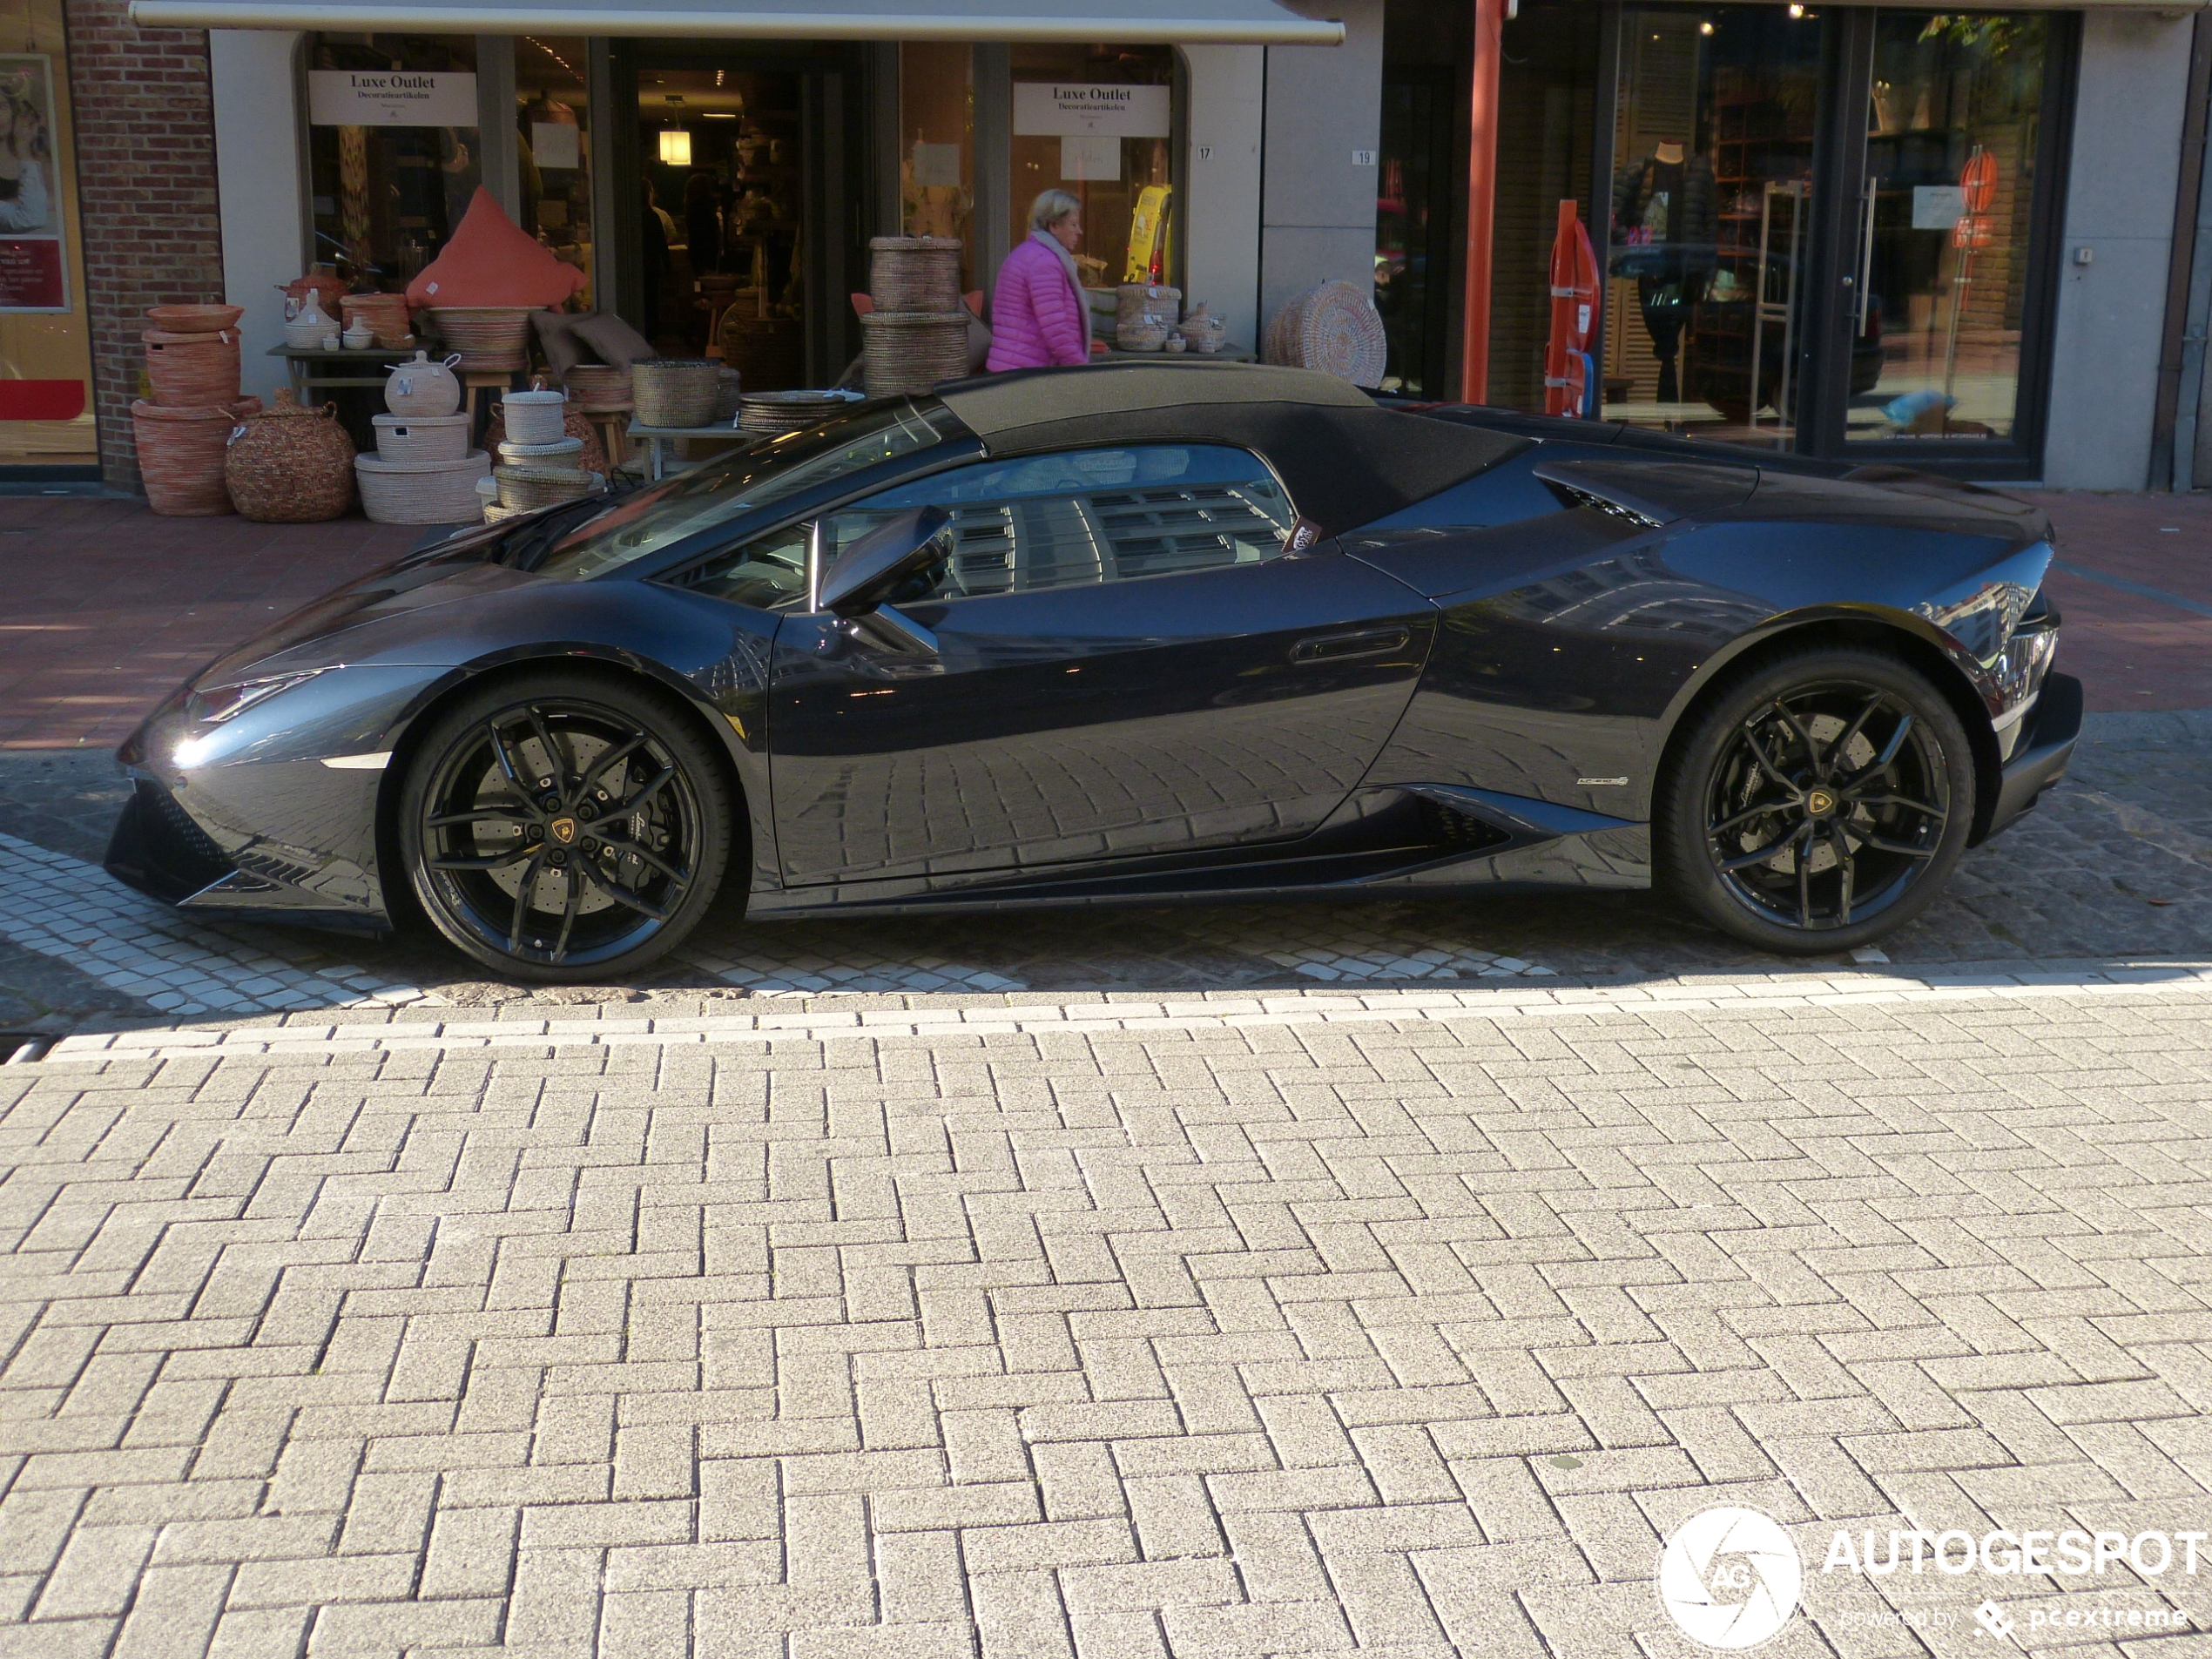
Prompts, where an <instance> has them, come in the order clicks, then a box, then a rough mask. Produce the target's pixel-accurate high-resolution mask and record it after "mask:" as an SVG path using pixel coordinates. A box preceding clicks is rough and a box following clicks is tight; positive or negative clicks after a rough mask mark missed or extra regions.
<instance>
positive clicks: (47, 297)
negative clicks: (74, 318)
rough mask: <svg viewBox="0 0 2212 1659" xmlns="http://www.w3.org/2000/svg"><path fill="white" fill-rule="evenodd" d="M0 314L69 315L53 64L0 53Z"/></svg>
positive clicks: (36, 55)
mask: <svg viewBox="0 0 2212 1659" xmlns="http://www.w3.org/2000/svg"><path fill="white" fill-rule="evenodd" d="M0 91H5V92H6V93H7V95H8V104H7V107H8V111H9V119H8V128H7V131H5V132H0V312H8V311H67V310H68V309H69V308H70V304H69V260H68V254H67V252H66V250H65V248H64V243H63V234H64V226H63V224H62V192H61V190H60V187H59V185H60V179H59V176H58V175H57V173H56V172H55V168H54V140H53V132H54V123H53V114H54V60H53V59H52V58H51V57H47V56H46V55H45V54H44V52H9V53H5V54H0Z"/></svg>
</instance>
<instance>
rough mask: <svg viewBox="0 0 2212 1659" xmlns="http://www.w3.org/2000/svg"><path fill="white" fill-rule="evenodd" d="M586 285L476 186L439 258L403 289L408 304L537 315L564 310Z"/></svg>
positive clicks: (487, 193)
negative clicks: (520, 309) (519, 309)
mask: <svg viewBox="0 0 2212 1659" xmlns="http://www.w3.org/2000/svg"><path fill="white" fill-rule="evenodd" d="M584 280H585V279H584V274H583V272H581V271H579V270H577V268H576V266H573V265H563V264H562V263H561V261H560V260H556V259H555V258H554V257H553V253H552V250H551V249H550V248H546V247H543V246H539V244H538V242H537V241H536V239H535V238H533V237H532V236H530V235H529V233H528V232H526V231H524V230H523V227H522V226H519V225H517V224H516V222H515V221H514V220H513V219H509V218H508V217H507V215H506V213H505V212H503V211H502V209H501V207H500V206H499V204H498V203H497V202H496V201H494V200H493V199H492V194H491V192H489V190H486V189H483V188H482V186H481V185H480V186H479V187H478V188H477V191H476V194H475V199H473V200H472V201H470V202H469V211H468V212H466V213H465V214H463V215H462V219H461V224H460V226H458V227H457V228H456V229H455V231H454V233H453V235H452V238H451V239H449V240H448V242H447V243H446V245H445V246H444V247H443V248H442V250H441V251H440V252H439V254H438V257H437V258H436V259H435V260H431V261H430V263H429V264H428V265H426V266H423V267H422V270H421V274H419V275H418V276H417V277H416V278H415V280H414V281H412V282H410V283H408V285H407V302H408V304H409V305H411V306H528V307H530V308H531V309H532V310H540V309H545V308H549V307H558V306H563V305H566V304H567V303H568V301H569V299H570V296H571V295H573V294H574V293H576V291H577V289H578V288H581V287H583V284H584Z"/></svg>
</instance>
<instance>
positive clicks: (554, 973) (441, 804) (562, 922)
mask: <svg viewBox="0 0 2212 1659" xmlns="http://www.w3.org/2000/svg"><path fill="white" fill-rule="evenodd" d="M400 813H401V817H400V840H401V853H402V855H403V857H404V859H405V860H406V866H407V871H408V879H409V881H410V883H411V885H412V887H413V888H414V891H415V897H416V899H417V900H420V901H421V906H422V908H423V911H424V913H425V914H428V917H429V919H430V921H431V924H432V925H433V926H434V927H436V928H437V930H438V931H439V932H440V933H441V934H444V935H445V937H446V938H447V939H448V940H449V941H452V942H453V943H454V944H455V945H456V946H458V947H459V948H461V949H462V950H463V951H465V952H467V953H468V954H469V955H470V956H472V957H474V958H475V960H476V961H479V962H482V963H483V964H484V965H485V966H486V967H488V968H491V969H493V970H494V971H495V972H496V973H498V974H502V976H504V977H507V978H509V979H517V980H531V981H541V982H558V981H575V980H580V979H587V978H589V979H593V980H600V981H604V980H607V979H611V978H616V977H618V976H620V975H622V974H628V973H631V972H633V971H635V970H636V969H637V968H642V967H644V965H645V964H646V963H648V962H650V961H653V960H654V959H655V958H657V957H658V956H661V955H663V954H665V953H666V952H668V951H669V950H671V949H673V948H675V947H676V945H677V944H678V943H679V942H680V941H682V940H683V939H684V937H685V935H686V934H689V933H690V932H691V929H692V928H693V927H697V926H698V921H699V919H700V918H701V917H702V916H703V915H705V913H706V910H707V908H708V907H709V906H710V905H711V903H712V902H713V900H714V894H715V891H716V889H717V888H718V887H719V886H720V885H721V880H722V873H723V870H724V869H725V867H726V865H727V864H728V861H729V853H730V842H731V833H732V830H731V826H732V817H733V814H732V803H731V797H730V789H729V786H728V784H727V783H726V781H725V779H724V777H723V774H722V771H721V769H720V767H719V765H718V764H717V762H716V759H715V757H714V755H713V754H712V752H711V751H710V750H709V748H708V746H707V745H706V742H705V739H703V738H701V737H699V736H698V733H697V732H694V731H693V730H692V728H691V725H690V724H689V722H687V721H685V719H684V718H682V715H681V712H680V711H678V710H677V709H675V708H673V707H671V706H670V705H668V704H667V703H666V702H665V701H664V699H663V698H660V697H658V696H656V695H654V694H653V693H652V692H651V691H646V690H644V689H643V688H636V687H631V686H628V685H622V684H619V683H617V682H611V681H609V682H601V681H596V680H590V679H582V680H580V679H578V678H573V677H563V676H560V675H555V674H544V673H541V674H534V675H531V676H529V678H522V679H514V680H508V681H505V682H503V683H501V684H498V685H491V686H487V687H486V688H484V689H483V690H482V691H478V692H475V693H474V694H472V695H470V696H468V697H464V698H462V700H461V701H460V702H459V703H457V704H455V705H454V706H453V707H452V708H450V709H448V711H446V712H445V713H444V714H442V716H440V717H439V718H438V719H437V721H436V723H435V725H434V726H433V727H432V728H431V730H430V731H429V732H428V733H427V734H426V735H425V737H424V739H423V742H422V744H421V746H420V747H419V748H418V749H417V750H416V752H415V759H414V762H413V764H412V765H411V766H410V767H409V769H408V777H407V781H406V785H405V787H404V789H403V791H402V793H401V802H400Z"/></svg>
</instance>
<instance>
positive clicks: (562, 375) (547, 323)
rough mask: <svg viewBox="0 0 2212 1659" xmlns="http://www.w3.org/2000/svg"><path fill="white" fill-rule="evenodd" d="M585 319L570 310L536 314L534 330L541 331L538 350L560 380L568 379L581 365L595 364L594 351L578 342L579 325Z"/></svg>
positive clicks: (532, 315) (533, 313)
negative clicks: (592, 352) (573, 369)
mask: <svg viewBox="0 0 2212 1659" xmlns="http://www.w3.org/2000/svg"><path fill="white" fill-rule="evenodd" d="M582 321H583V318H582V317H579V316H577V315H575V314H571V313H570V312H566V311H533V312H532V313H530V327H532V328H534V329H536V331H537V347H538V349H539V350H540V351H542V352H543V353H544V354H545V365H546V367H547V368H550V369H551V370H552V371H553V377H554V378H555V379H556V380H565V379H566V378H567V377H568V373H569V371H570V369H572V368H575V367H576V366H577V364H578V363H587V362H590V361H592V354H591V351H590V347H587V346H585V345H584V343H583V341H580V340H578V339H577V335H576V326H577V324H578V323H580V322H582Z"/></svg>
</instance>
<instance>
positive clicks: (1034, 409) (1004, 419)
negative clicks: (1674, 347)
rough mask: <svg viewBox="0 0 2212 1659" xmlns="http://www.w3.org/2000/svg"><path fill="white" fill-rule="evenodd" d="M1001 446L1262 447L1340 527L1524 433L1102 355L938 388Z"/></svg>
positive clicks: (1390, 508) (1253, 378) (1393, 505)
mask: <svg viewBox="0 0 2212 1659" xmlns="http://www.w3.org/2000/svg"><path fill="white" fill-rule="evenodd" d="M936 395H937V396H938V397H940V398H941V399H943V400H944V402H945V406H946V407H947V408H949V409H950V410H951V411H952V412H953V414H954V415H957V416H958V417H959V418H960V420H961V422H962V423H963V424H965V425H966V426H967V427H968V429H969V430H970V431H972V432H974V434H975V435H976V436H978V437H979V438H981V439H982V441H983V443H984V446H985V447H986V448H988V450H989V451H990V452H991V453H992V454H993V455H1023V454H1029V453H1034V452H1036V451H1039V450H1046V449H1065V448H1071V447H1073V446H1076V445H1078V444H1098V443H1147V442H1150V443H1160V442H1181V443H1190V442H1211V443H1228V444H1236V445H1238V446H1239V447H1241V448H1248V449H1252V450H1256V451H1257V452H1258V453H1259V454H1260V455H1264V456H1265V457H1266V458H1267V460H1268V461H1269V462H1271V463H1272V464H1273V466H1274V468H1275V469H1276V471H1277V472H1278V473H1280V474H1281V475H1282V477H1283V482H1285V484H1286V485H1288V486H1289V488H1290V492H1291V500H1292V501H1293V502H1296V503H1297V506H1298V510H1299V511H1300V512H1301V513H1304V514H1305V516H1307V517H1309V518H1312V519H1313V520H1315V521H1317V522H1318V523H1319V524H1320V525H1321V527H1322V529H1324V530H1325V532H1327V533H1328V534H1331V535H1335V534H1337V533H1339V532H1340V531H1344V530H1350V529H1358V528H1359V526H1360V525H1362V524H1366V523H1372V522H1373V521H1374V520H1376V519H1378V518H1383V517H1386V516H1389V515H1390V514H1392V513H1394V512H1397V511H1399V510H1400V509H1403V508H1406V507H1409V506H1411V505H1412V504H1413V502H1417V501H1421V500H1425V499H1426V498H1427V497H1428V496H1433V495H1435V494H1436V493H1437V492H1438V491H1439V490H1442V489H1450V488H1451V487H1452V486H1453V484H1456V483H1459V482H1460V481H1462V480H1463V479H1467V478H1471V477H1473V476H1474V475H1475V474H1476V473H1479V472H1481V471H1484V470H1486V469H1488V468H1490V467H1494V466H1495V465H1496V464H1497V463H1498V462H1501V461H1503V460H1504V459H1506V457H1507V456H1508V455H1515V454H1518V453H1519V452H1520V451H1521V450H1522V449H1525V448H1527V447H1528V440H1527V439H1526V438H1521V437H1515V436H1513V435H1508V434H1506V433H1501V432H1492V431H1487V430H1485V429H1483V428H1480V427H1473V426H1461V425H1459V424H1457V423H1454V422H1449V421H1430V420H1424V419H1422V418H1420V416H1418V415H1401V414H1399V413H1397V412H1396V411H1394V410H1390V409H1385V408H1379V407H1378V406H1377V405H1376V403H1375V401H1374V400H1373V399H1372V398H1370V397H1369V396H1368V395H1366V393H1364V392H1362V391H1360V390H1359V388H1357V387H1355V386H1350V385H1347V384H1346V383H1345V382H1344V381H1340V380H1337V379H1335V378H1333V377H1332V376H1330V375H1327V374H1316V373H1314V372H1312V370H1309V369H1302V368H1275V367H1272V366H1271V365H1262V364H1252V363H1209V362H1195V363H1194V362H1178V361H1174V360H1172V359H1170V360H1168V361H1162V362H1157V363H1126V362H1115V363H1103V364H1097V365H1094V366H1089V367H1085V368H1039V369H1023V370H1018V371H1016V372H1015V373H1013V374H992V375H985V376H979V377H977V378H975V379H973V380H965V381H952V382H950V383H949V384H947V385H943V386H940V387H938V388H936Z"/></svg>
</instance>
